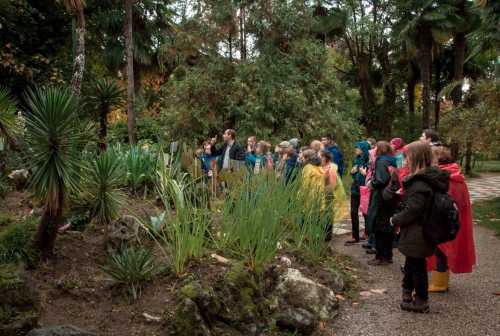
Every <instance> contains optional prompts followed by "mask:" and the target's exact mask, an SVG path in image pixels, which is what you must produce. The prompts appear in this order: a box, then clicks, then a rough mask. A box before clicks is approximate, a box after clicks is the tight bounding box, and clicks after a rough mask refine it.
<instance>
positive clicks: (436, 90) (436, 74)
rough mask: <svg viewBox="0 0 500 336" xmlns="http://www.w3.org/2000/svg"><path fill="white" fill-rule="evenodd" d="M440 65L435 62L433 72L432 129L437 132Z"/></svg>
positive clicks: (439, 108)
mask: <svg viewBox="0 0 500 336" xmlns="http://www.w3.org/2000/svg"><path fill="white" fill-rule="evenodd" d="M441 68H442V64H441V61H440V60H439V59H437V60H436V62H435V72H434V77H435V78H434V129H435V130H436V131H437V130H438V128H439V113H440V111H441V99H440V97H439V93H440V92H441V89H442V85H441V70H442V69H441Z"/></svg>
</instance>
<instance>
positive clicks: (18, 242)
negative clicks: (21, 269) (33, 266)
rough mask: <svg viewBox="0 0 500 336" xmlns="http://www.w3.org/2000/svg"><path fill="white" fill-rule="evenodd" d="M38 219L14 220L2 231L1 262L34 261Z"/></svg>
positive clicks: (0, 236) (0, 233)
mask: <svg viewBox="0 0 500 336" xmlns="http://www.w3.org/2000/svg"><path fill="white" fill-rule="evenodd" d="M36 223H37V220H36V218H34V217H29V218H28V219H26V220H25V221H21V222H16V221H12V222H10V224H8V225H7V226H6V227H5V228H4V229H2V231H1V232H0V263H16V262H20V261H24V262H26V263H28V264H29V263H31V262H32V261H33V242H34V236H35V230H36Z"/></svg>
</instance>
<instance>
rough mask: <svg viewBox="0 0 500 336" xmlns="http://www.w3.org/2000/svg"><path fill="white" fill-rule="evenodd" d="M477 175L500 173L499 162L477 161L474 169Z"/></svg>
mask: <svg viewBox="0 0 500 336" xmlns="http://www.w3.org/2000/svg"><path fill="white" fill-rule="evenodd" d="M474 171H476V172H478V173H500V160H497V161H478V162H477V163H476V166H475V167H474Z"/></svg>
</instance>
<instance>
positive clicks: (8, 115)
mask: <svg viewBox="0 0 500 336" xmlns="http://www.w3.org/2000/svg"><path fill="white" fill-rule="evenodd" d="M18 132H19V127H18V123H17V120H16V102H15V100H14V98H12V96H11V95H10V91H9V90H8V89H7V88H3V87H0V138H2V139H3V141H4V142H5V143H7V144H9V145H10V146H12V147H14V148H15V147H17V142H16V136H17V134H18Z"/></svg>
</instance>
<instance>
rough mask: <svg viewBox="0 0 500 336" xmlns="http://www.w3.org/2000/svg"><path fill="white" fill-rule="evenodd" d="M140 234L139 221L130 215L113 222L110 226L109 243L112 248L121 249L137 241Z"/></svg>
mask: <svg viewBox="0 0 500 336" xmlns="http://www.w3.org/2000/svg"><path fill="white" fill-rule="evenodd" d="M138 235H139V223H138V222H137V220H136V219H135V218H134V217H132V216H129V215H124V216H122V217H121V218H119V219H117V220H115V221H113V222H111V224H110V226H109V245H110V247H111V248H112V249H115V250H116V249H120V248H121V247H123V246H125V245H130V244H131V243H133V242H135V241H136V240H137V238H138Z"/></svg>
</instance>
